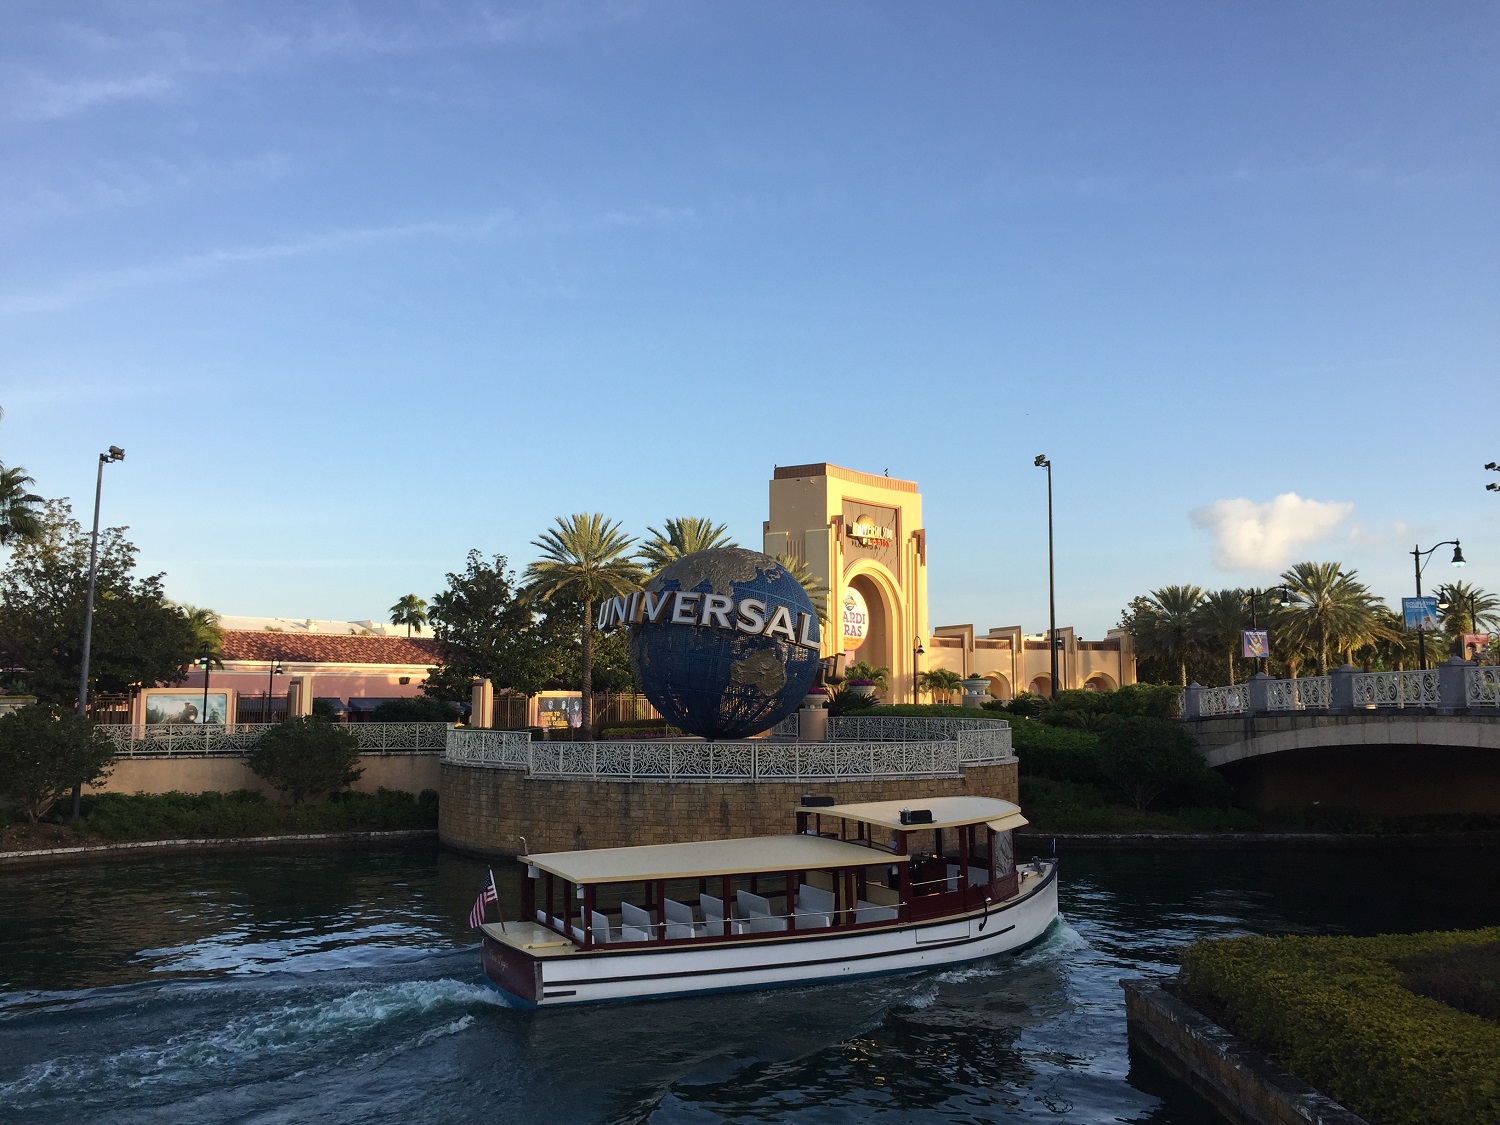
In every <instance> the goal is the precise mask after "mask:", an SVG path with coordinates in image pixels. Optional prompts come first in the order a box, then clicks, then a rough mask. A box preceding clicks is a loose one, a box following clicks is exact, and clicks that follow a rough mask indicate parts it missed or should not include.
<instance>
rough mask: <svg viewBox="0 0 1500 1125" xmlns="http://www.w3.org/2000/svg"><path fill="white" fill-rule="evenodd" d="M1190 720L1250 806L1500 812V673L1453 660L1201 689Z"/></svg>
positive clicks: (1192, 696) (1187, 698) (1191, 696)
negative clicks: (1406, 668)
mask: <svg viewBox="0 0 1500 1125" xmlns="http://www.w3.org/2000/svg"><path fill="white" fill-rule="evenodd" d="M1182 714H1183V722H1184V723H1185V724H1186V725H1187V727H1188V728H1189V730H1190V731H1191V732H1192V734H1193V737H1194V739H1195V740H1196V741H1197V743H1198V747H1199V749H1200V751H1201V752H1202V753H1203V756H1204V758H1205V760H1206V761H1207V762H1208V764H1209V765H1210V766H1213V767H1214V768H1216V769H1219V770H1221V771H1222V772H1223V773H1224V775H1225V776H1226V777H1227V778H1228V779H1229V781H1230V784H1231V785H1233V786H1234V788H1235V791H1236V795H1237V796H1238V797H1239V799H1240V800H1241V801H1242V802H1243V803H1245V804H1247V805H1249V806H1250V807H1252V808H1256V809H1260V810H1262V811H1276V810H1286V809H1300V808H1306V807H1308V806H1310V805H1323V806H1332V807H1338V808H1347V809H1356V810H1359V811H1363V812H1370V813H1377V814H1380V815H1384V816H1404V815H1416V814H1423V813H1483V814H1489V815H1500V668H1494V667H1477V666H1475V665H1473V664H1470V663H1468V662H1467V661H1461V660H1450V661H1448V662H1447V663H1445V664H1443V665H1441V666H1439V667H1438V668H1434V669H1430V670H1427V671H1416V672H1359V671H1357V670H1356V669H1354V668H1352V667H1349V666H1348V665H1346V666H1344V667H1343V668H1340V669H1338V670H1336V671H1334V672H1333V673H1331V674H1330V675H1327V676H1310V677H1306V678H1303V679H1296V680H1273V679H1270V678H1269V677H1267V676H1265V675H1264V674H1259V675H1256V676H1254V677H1252V678H1251V680H1250V681H1249V682H1248V683H1245V684H1236V685H1233V686H1231V687H1227V688H1203V687H1199V686H1197V685H1193V686H1192V687H1189V688H1188V689H1187V691H1186V692H1184V695H1183V708H1182Z"/></svg>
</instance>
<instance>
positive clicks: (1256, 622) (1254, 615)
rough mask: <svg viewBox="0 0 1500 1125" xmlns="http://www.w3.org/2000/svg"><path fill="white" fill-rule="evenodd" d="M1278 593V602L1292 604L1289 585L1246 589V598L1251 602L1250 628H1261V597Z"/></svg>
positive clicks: (1278, 603) (1285, 604)
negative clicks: (1263, 588)
mask: <svg viewBox="0 0 1500 1125" xmlns="http://www.w3.org/2000/svg"><path fill="white" fill-rule="evenodd" d="M1271 594H1275V595H1276V604H1277V605H1279V606H1282V607H1285V606H1289V605H1291V604H1292V591H1291V588H1290V587H1288V586H1271V587H1269V588H1268V589H1265V590H1246V591H1245V600H1246V601H1247V602H1249V603H1250V628H1252V629H1255V630H1257V631H1258V630H1259V629H1260V616H1259V606H1260V599H1261V598H1264V597H1268V596H1270V595H1271Z"/></svg>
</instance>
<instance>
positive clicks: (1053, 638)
mask: <svg viewBox="0 0 1500 1125" xmlns="http://www.w3.org/2000/svg"><path fill="white" fill-rule="evenodd" d="M1032 464H1033V465H1035V466H1036V467H1037V468H1039V469H1046V470H1047V648H1048V649H1050V650H1051V656H1052V680H1051V691H1050V692H1049V695H1050V697H1051V698H1053V699H1056V698H1057V581H1056V579H1055V577H1054V575H1053V565H1052V563H1053V555H1052V462H1051V461H1050V460H1048V459H1047V455H1046V454H1045V453H1038V454H1037V455H1036V460H1035V461H1033V462H1032Z"/></svg>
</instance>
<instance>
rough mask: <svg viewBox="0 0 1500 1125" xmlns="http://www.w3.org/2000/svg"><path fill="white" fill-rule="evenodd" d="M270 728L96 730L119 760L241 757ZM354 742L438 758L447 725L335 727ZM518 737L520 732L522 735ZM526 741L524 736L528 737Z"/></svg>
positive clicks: (370, 749)
mask: <svg viewBox="0 0 1500 1125" xmlns="http://www.w3.org/2000/svg"><path fill="white" fill-rule="evenodd" d="M275 726H276V724H275V723H160V724H157V725H154V726H146V727H137V726H123V725H122V726H103V725H101V726H96V727H95V728H94V729H95V730H97V731H99V732H100V733H101V734H103V735H104V736H105V737H106V738H108V739H109V741H110V743H111V744H112V745H113V747H114V751H115V755H116V756H117V757H121V758H172V757H178V758H203V757H226V758H234V757H244V756H245V755H246V754H248V753H250V751H251V750H253V749H255V746H256V744H257V743H258V742H259V741H260V739H261V737H262V736H263V735H264V734H265V733H266V732H267V731H268V730H271V729H273V728H274V727H275ZM339 729H340V730H346V731H349V732H351V733H352V734H353V735H354V737H355V738H356V739H358V741H359V749H360V752H361V753H362V754H380V755H384V754H440V753H442V752H443V750H444V748H445V747H446V746H447V739H448V734H449V732H450V731H451V730H452V729H453V728H452V727H451V726H449V725H448V724H447V723H349V724H347V725H344V726H340V727H339ZM522 733H523V734H524V733H525V732H522ZM528 737H529V736H528Z"/></svg>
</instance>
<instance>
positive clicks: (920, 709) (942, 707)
mask: <svg viewBox="0 0 1500 1125" xmlns="http://www.w3.org/2000/svg"><path fill="white" fill-rule="evenodd" d="M867 710H868V711H869V713H870V714H872V715H904V716H907V717H909V718H918V719H942V718H952V719H993V718H995V717H996V716H994V715H981V714H980V713H979V712H978V711H976V710H974V709H973V708H972V707H960V706H958V705H957V704H956V703H877V704H875V705H873V706H871V707H869V708H867ZM1001 717H1002V718H1003V716H1001Z"/></svg>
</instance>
